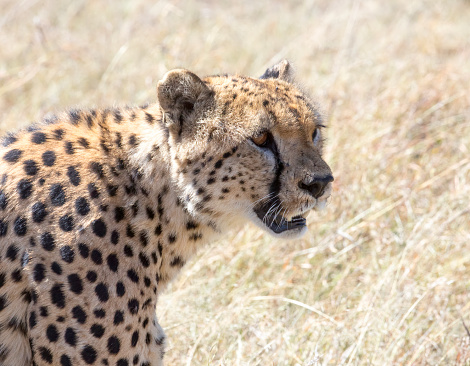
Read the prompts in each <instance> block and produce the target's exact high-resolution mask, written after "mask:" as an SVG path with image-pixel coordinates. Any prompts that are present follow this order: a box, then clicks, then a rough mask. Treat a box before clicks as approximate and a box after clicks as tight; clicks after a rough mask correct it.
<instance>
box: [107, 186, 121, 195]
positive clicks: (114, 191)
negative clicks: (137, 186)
mask: <svg viewBox="0 0 470 366" xmlns="http://www.w3.org/2000/svg"><path fill="white" fill-rule="evenodd" d="M106 188H107V190H108V195H109V196H110V197H114V196H116V194H117V191H118V189H119V187H118V186H114V185H112V184H108V186H107V187H106Z"/></svg>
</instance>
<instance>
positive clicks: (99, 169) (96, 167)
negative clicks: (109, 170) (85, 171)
mask: <svg viewBox="0 0 470 366" xmlns="http://www.w3.org/2000/svg"><path fill="white" fill-rule="evenodd" d="M90 169H91V171H92V172H94V173H95V174H96V175H97V176H98V177H99V178H103V177H104V171H103V165H102V164H101V163H98V162H96V161H94V162H92V163H90Z"/></svg>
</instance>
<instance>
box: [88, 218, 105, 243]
mask: <svg viewBox="0 0 470 366" xmlns="http://www.w3.org/2000/svg"><path fill="white" fill-rule="evenodd" d="M91 227H92V230H93V233H94V234H95V235H96V236H98V237H100V238H104V237H105V236H106V232H107V228H106V224H105V223H104V221H103V220H102V219H97V220H94V221H92V223H91Z"/></svg>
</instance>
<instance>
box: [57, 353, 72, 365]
mask: <svg viewBox="0 0 470 366" xmlns="http://www.w3.org/2000/svg"><path fill="white" fill-rule="evenodd" d="M60 366H73V365H72V361H71V360H70V357H69V356H67V355H62V356H60Z"/></svg>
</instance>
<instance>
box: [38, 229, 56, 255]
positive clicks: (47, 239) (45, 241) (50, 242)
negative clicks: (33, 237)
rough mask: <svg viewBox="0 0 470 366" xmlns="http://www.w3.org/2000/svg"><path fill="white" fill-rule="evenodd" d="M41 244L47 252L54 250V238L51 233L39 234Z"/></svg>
mask: <svg viewBox="0 0 470 366" xmlns="http://www.w3.org/2000/svg"><path fill="white" fill-rule="evenodd" d="M41 245H42V247H43V248H44V249H45V250H47V251H48V252H51V251H53V250H54V248H55V240H54V237H53V236H52V235H51V233H49V232H45V233H44V234H42V235H41Z"/></svg>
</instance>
